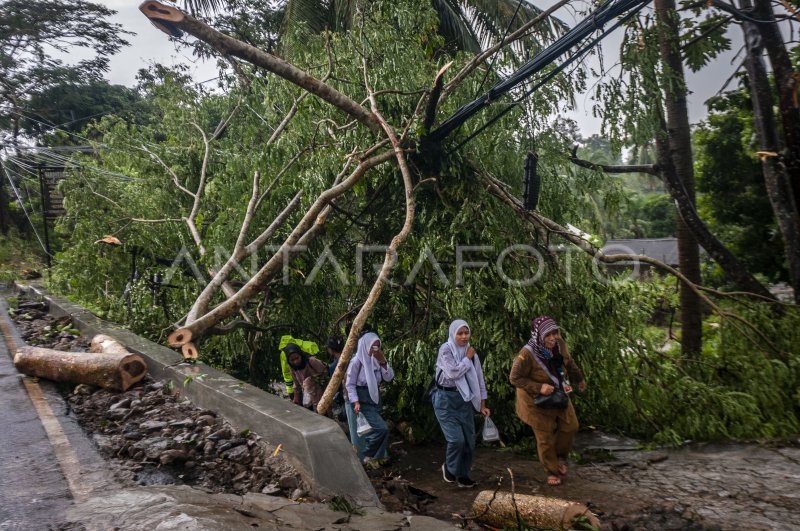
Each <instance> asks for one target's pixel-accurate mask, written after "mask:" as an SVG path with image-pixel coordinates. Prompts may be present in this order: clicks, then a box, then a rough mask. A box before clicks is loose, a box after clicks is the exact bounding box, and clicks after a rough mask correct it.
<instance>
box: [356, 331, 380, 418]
mask: <svg viewBox="0 0 800 531" xmlns="http://www.w3.org/2000/svg"><path fill="white" fill-rule="evenodd" d="M376 341H378V342H380V338H379V337H378V334H375V333H374V332H368V333H366V334H364V335H363V336H361V338H360V339H359V340H358V350H357V351H356V358H358V361H360V362H361V366H362V367H363V369H364V376H365V377H366V379H367V388H368V389H369V397H370V398H371V399H372V401H373V402H375V403H376V404H377V403H378V402H379V401H380V397H381V395H380V393H379V392H378V381H377V380H376V379H375V369H377V368H379V365H378V362H377V361H376V360H375V358H373V357H372V356H370V348H372V344H373V343H375V342H376Z"/></svg>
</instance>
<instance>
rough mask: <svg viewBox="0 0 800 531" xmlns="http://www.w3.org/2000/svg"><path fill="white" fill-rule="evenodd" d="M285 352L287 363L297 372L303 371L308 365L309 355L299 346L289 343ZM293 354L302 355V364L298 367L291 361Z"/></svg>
mask: <svg viewBox="0 0 800 531" xmlns="http://www.w3.org/2000/svg"><path fill="white" fill-rule="evenodd" d="M283 352H284V353H285V354H286V362H287V363H288V364H289V366H290V367H291V368H292V369H294V370H295V371H302V370H303V369H305V368H306V365H308V353H306V352H305V351H303V349H301V348H300V347H299V346H297V345H296V344H294V343H289V344H288V345H286V347H284V349H283ZM292 354H299V355H300V363H299V364H298V365H294V364H293V363H292V361H291V359H292Z"/></svg>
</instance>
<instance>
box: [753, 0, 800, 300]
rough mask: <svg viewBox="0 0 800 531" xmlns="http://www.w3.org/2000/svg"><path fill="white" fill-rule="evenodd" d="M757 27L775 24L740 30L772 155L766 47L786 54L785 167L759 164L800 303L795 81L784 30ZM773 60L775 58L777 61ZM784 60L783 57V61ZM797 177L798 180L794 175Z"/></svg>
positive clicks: (775, 144)
mask: <svg viewBox="0 0 800 531" xmlns="http://www.w3.org/2000/svg"><path fill="white" fill-rule="evenodd" d="M742 7H745V8H746V7H750V1H749V0H742ZM758 13H759V14H758V16H759V17H762V16H768V15H769V16H770V17H771V14H772V12H771V9H770V10H769V11H768V12H766V13H765V12H764V10H763V9H762V10H759V11H758ZM759 26H772V25H771V24H766V25H765V24H754V23H752V22H746V21H745V22H743V23H742V31H743V32H744V40H745V46H746V49H747V58H746V60H745V67H746V68H747V77H748V79H749V81H750V94H751V96H750V97H751V99H752V102H753V120H754V122H755V127H756V134H757V136H758V143H759V148H760V150H761V151H763V152H766V153H769V152H774V153H778V152H780V139H779V138H778V128H777V124H776V123H775V115H774V111H773V100H772V89H771V87H770V84H769V76H768V74H767V68H766V66H765V65H764V60H763V58H762V53H763V49H764V47H763V46H762V45H763V44H766V42H767V41H768V40H769V41H773V42H772V45H771V47H772V48H782V51H783V53H779V52H778V51H773V52H772V53H770V59H771V60H772V65H773V69H774V72H775V80H776V83H777V85H778V96H779V100H780V110H781V121H782V122H783V131H784V139H785V140H786V151H785V155H786V156H785V157H784V160H785V162H786V163H785V164H781V160H780V157H778V156H764V157H763V158H762V160H761V167H762V169H763V172H764V183H765V185H766V188H767V196H768V197H769V202H770V204H771V205H772V210H773V212H775V218H776V220H777V221H778V227H779V228H780V231H781V235H782V236H783V246H784V252H785V254H786V261H787V262H788V264H789V280H790V282H791V284H792V287H793V288H794V300H795V302H796V303H800V213H798V208H797V206H798V205H797V202H796V197H797V190H796V187H795V189H794V190H793V187H792V182H793V181H794V182H795V184H797V182H798V179H800V157H797V156H796V155H800V153H798V151H800V145H798V142H800V134H798V131H797V128H798V127H800V120H798V115H799V114H800V113H799V112H798V109H797V108H796V107H795V106H794V103H793V96H794V85H795V81H794V78H793V77H791V74H792V71H791V63H789V64H788V69H789V71H788V72H786V68H787V66H786V65H784V64H783V63H784V61H785V62H788V61H789V57H788V55H787V54H786V49H785V47H784V46H783V41H782V40H780V41H779V44H780V46H777V44H776V43H775V42H774V40H775V39H776V38H777V39H781V37H780V31H779V30H778V28H777V27H775V28H774V30H775V32H776V33H777V36H775V35H772V34H771V32H765V31H764V29H763V28H761V30H760V31H759ZM765 33H767V34H769V39H765V38H763V36H764V34H765ZM773 56H776V57H774V58H773ZM783 56H785V58H784V57H783ZM793 174H794V175H793Z"/></svg>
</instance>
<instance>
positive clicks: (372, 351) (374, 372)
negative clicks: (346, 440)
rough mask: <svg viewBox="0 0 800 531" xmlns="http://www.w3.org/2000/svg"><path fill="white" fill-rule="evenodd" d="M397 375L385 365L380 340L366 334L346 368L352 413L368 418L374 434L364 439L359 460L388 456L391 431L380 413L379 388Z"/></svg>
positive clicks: (346, 383)
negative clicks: (382, 383)
mask: <svg viewBox="0 0 800 531" xmlns="http://www.w3.org/2000/svg"><path fill="white" fill-rule="evenodd" d="M393 378H394V371H393V370H392V368H391V367H390V366H389V363H388V362H387V361H386V356H385V355H384V353H383V349H382V348H381V340H380V339H379V338H378V335H377V334H375V333H372V332H370V333H367V334H364V335H363V336H361V338H360V339H359V340H358V350H357V351H356V355H355V356H354V357H353V359H352V360H351V361H350V365H348V367H347V379H346V381H345V388H346V389H347V397H348V400H349V401H350V403H351V404H352V405H353V411H354V412H355V413H356V415H358V414H359V413H362V414H363V415H364V417H366V419H367V422H369V425H370V426H372V430H371V431H370V432H369V433H367V434H365V435H364V443H365V444H364V450H363V453H362V454H361V455H359V458H360V459H361V460H362V461H363V462H364V463H366V462H368V461H369V460H371V459H375V458H381V457H383V456H385V455H386V453H387V448H388V445H389V428H388V427H387V426H386V422H385V421H384V420H383V417H381V413H380V402H381V396H380V384H381V382H391V381H392V379H393Z"/></svg>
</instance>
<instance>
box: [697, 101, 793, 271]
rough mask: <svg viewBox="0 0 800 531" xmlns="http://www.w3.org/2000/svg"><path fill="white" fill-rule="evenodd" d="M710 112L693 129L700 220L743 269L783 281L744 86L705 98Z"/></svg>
mask: <svg viewBox="0 0 800 531" xmlns="http://www.w3.org/2000/svg"><path fill="white" fill-rule="evenodd" d="M708 109H709V116H708V118H707V119H706V120H705V121H704V122H703V123H701V124H700V126H699V128H698V129H697V130H696V131H695V133H694V140H695V146H696V148H697V150H696V155H697V170H698V172H697V175H698V191H699V192H701V194H702V195H701V196H700V198H699V199H698V203H699V206H700V209H701V211H702V213H703V215H704V218H706V219H708V220H709V225H710V226H711V227H712V230H714V232H715V233H718V234H720V235H721V236H722V237H723V238H724V239H725V241H727V242H728V244H729V246H730V247H731V250H732V251H733V252H734V253H736V255H737V256H739V257H740V258H741V259H742V261H743V262H744V263H745V264H746V265H747V267H748V268H749V269H750V270H751V271H753V272H756V273H761V274H763V275H765V276H767V277H769V278H771V279H774V280H776V279H781V280H787V279H788V276H787V271H786V264H785V260H784V255H783V252H782V251H783V247H782V242H781V238H780V231H779V230H778V227H777V225H776V223H775V217H774V216H773V213H772V208H771V206H770V202H769V197H768V195H767V191H766V189H765V186H764V177H763V174H762V168H761V164H760V163H759V161H758V159H757V158H755V157H753V156H752V153H753V152H754V151H756V149H755V146H753V145H752V138H753V127H754V124H753V113H752V108H751V104H750V95H749V94H748V92H747V91H746V90H744V89H743V90H738V91H734V92H729V93H727V94H725V95H723V96H720V97H716V98H712V99H711V100H709V101H708Z"/></svg>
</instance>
